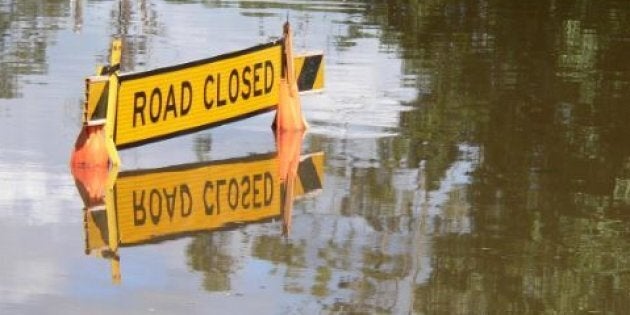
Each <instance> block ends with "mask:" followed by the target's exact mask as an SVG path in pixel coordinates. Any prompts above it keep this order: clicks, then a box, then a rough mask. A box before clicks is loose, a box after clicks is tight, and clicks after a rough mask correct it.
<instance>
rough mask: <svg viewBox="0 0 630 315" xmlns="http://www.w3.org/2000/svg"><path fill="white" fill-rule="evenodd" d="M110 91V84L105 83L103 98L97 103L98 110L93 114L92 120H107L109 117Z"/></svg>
mask: <svg viewBox="0 0 630 315" xmlns="http://www.w3.org/2000/svg"><path fill="white" fill-rule="evenodd" d="M108 91H109V82H107V83H105V88H104V89H103V93H101V97H100V98H99V99H98V102H97V103H96V108H95V109H94V112H93V113H92V117H90V120H97V119H105V118H106V117H107V96H108V94H109V93H108Z"/></svg>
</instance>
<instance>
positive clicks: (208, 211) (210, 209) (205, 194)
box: [203, 181, 214, 215]
mask: <svg viewBox="0 0 630 315" xmlns="http://www.w3.org/2000/svg"><path fill="white" fill-rule="evenodd" d="M212 190H214V186H213V185H212V182H211V181H207V182H206V185H205V186H204V187H203V206H204V208H205V209H206V215H212V214H214V205H213V204H211V203H209V202H208V201H209V200H212V199H210V198H208V191H212Z"/></svg>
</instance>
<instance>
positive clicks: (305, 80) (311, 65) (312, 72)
mask: <svg viewBox="0 0 630 315" xmlns="http://www.w3.org/2000/svg"><path fill="white" fill-rule="evenodd" d="M322 57H323V55H313V56H306V57H305V58H304V64H303V65H302V71H301V72H300V77H299V78H298V89H299V90H300V91H308V90H312V89H313V84H315V79H317V70H319V66H320V64H321V63H322Z"/></svg>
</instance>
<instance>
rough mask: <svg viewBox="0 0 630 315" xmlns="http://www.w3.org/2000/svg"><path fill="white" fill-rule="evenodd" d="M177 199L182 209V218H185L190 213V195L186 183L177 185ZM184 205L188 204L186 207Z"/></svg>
mask: <svg viewBox="0 0 630 315" xmlns="http://www.w3.org/2000/svg"><path fill="white" fill-rule="evenodd" d="M179 199H180V208H181V209H182V218H185V217H187V216H189V215H190V214H191V213H192V195H191V194H190V188H188V185H186V184H182V185H180V186H179ZM186 205H188V208H186Z"/></svg>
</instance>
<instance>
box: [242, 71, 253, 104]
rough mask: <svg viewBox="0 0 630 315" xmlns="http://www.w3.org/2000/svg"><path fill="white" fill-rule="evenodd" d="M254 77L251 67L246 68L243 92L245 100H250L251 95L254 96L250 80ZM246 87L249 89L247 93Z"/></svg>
mask: <svg viewBox="0 0 630 315" xmlns="http://www.w3.org/2000/svg"><path fill="white" fill-rule="evenodd" d="M248 74H249V77H251V75H252V68H251V67H250V66H245V68H244V69H243V92H241V96H242V97H243V99H244V100H247V99H249V95H250V94H252V83H251V81H250V78H249V77H248ZM245 87H247V93H246V92H245Z"/></svg>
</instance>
